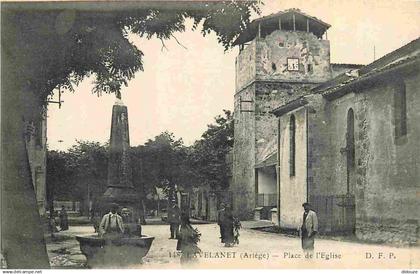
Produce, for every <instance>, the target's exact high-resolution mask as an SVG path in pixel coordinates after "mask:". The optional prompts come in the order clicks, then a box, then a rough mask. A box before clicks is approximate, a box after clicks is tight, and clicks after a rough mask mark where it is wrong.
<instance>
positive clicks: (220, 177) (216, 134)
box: [189, 110, 233, 190]
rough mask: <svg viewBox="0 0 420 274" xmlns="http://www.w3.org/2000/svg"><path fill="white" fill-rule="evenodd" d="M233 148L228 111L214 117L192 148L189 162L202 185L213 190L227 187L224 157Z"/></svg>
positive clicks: (226, 165) (227, 164)
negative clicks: (206, 185) (213, 120)
mask: <svg viewBox="0 0 420 274" xmlns="http://www.w3.org/2000/svg"><path fill="white" fill-rule="evenodd" d="M232 147H233V117H232V114H231V112H230V111H228V110H224V115H223V116H222V115H218V116H217V117H215V124H210V125H208V126H207V130H206V131H205V132H204V133H203V135H202V136H201V139H200V140H198V141H196V142H195V143H194V145H193V147H192V151H193V153H191V155H190V159H189V162H190V164H191V166H192V168H193V169H194V171H195V174H196V176H197V177H198V178H199V179H200V181H201V182H202V183H205V184H209V185H210V186H211V188H212V189H214V190H223V189H226V188H227V187H228V174H229V173H230V168H231V167H230V166H229V163H228V162H227V161H226V157H227V155H228V153H229V151H230V150H231V149H232Z"/></svg>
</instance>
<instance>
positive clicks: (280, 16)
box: [233, 9, 331, 46]
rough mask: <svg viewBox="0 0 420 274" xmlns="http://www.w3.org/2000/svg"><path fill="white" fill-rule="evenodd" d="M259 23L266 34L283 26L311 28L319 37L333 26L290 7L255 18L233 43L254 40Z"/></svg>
mask: <svg viewBox="0 0 420 274" xmlns="http://www.w3.org/2000/svg"><path fill="white" fill-rule="evenodd" d="M293 18H294V19H293ZM258 25H260V26H261V31H263V32H265V33H266V34H269V33H271V32H273V31H275V30H278V29H280V27H281V29H282V30H289V31H295V30H296V31H308V30H309V32H312V33H313V34H315V35H316V36H317V37H318V38H321V37H322V35H323V34H324V33H325V31H326V30H327V29H328V28H330V27H331V25H329V24H327V23H325V22H323V21H321V20H320V19H318V18H316V17H313V16H310V15H307V14H305V13H303V12H301V11H300V10H299V9H288V10H285V11H279V12H277V13H273V14H270V15H267V16H264V17H261V18H258V19H255V20H253V21H252V22H251V23H250V24H249V25H248V28H247V29H245V30H244V31H243V32H242V33H241V34H240V35H239V36H238V38H236V40H235V42H233V45H234V46H236V45H240V44H244V43H246V42H249V41H251V40H253V39H254V38H255V36H257V34H258Z"/></svg>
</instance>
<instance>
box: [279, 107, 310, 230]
mask: <svg viewBox="0 0 420 274" xmlns="http://www.w3.org/2000/svg"><path fill="white" fill-rule="evenodd" d="M292 114H293V115H294V116H295V121H296V123H295V124H296V131H295V144H296V152H295V155H296V161H295V175H294V176H290V153H289V152H290V149H289V147H290V116H291V115H292ZM279 152H280V155H279V162H280V172H279V174H280V176H279V177H280V178H279V188H278V189H279V199H280V201H279V204H280V207H279V212H278V214H279V216H280V226H281V227H283V228H298V227H299V225H300V222H301V217H302V203H304V202H306V201H307V187H306V186H307V184H306V160H307V158H306V156H307V149H306V109H305V108H304V107H301V108H299V109H297V110H294V111H292V112H290V113H287V114H285V115H283V116H281V117H280V146H279Z"/></svg>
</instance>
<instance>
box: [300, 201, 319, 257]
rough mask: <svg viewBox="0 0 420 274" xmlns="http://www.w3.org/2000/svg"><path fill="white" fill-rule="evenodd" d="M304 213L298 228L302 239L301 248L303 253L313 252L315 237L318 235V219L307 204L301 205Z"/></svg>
mask: <svg viewBox="0 0 420 274" xmlns="http://www.w3.org/2000/svg"><path fill="white" fill-rule="evenodd" d="M302 206H303V209H304V210H305V212H304V213H303V221H302V225H301V227H300V235H301V237H302V248H303V250H304V251H311V252H312V251H313V250H314V243H315V235H316V234H317V233H318V217H317V216H316V213H315V211H313V210H311V205H310V204H309V203H303V204H302Z"/></svg>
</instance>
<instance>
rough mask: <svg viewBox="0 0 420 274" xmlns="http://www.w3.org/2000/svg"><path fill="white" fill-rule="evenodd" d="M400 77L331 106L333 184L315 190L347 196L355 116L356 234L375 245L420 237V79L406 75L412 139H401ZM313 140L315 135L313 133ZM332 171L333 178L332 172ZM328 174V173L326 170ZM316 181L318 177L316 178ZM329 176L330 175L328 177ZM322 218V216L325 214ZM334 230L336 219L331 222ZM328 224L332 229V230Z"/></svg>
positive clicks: (353, 182)
mask: <svg viewBox="0 0 420 274" xmlns="http://www.w3.org/2000/svg"><path fill="white" fill-rule="evenodd" d="M395 75H396V74H393V75H391V76H388V79H389V81H385V80H384V81H381V82H380V83H376V84H375V85H373V86H369V87H367V86H366V87H365V88H364V87H362V88H361V89H359V90H355V93H349V94H347V95H345V96H343V97H340V98H338V99H335V100H333V101H331V102H328V101H327V102H326V108H325V114H326V115H327V116H328V117H330V120H329V130H328V132H329V135H330V136H331V137H330V148H331V150H330V152H329V153H330V154H329V156H328V157H329V158H330V161H329V163H331V167H332V168H328V167H323V169H324V172H325V173H326V175H327V176H330V178H331V181H330V182H331V183H330V186H329V187H328V188H327V185H324V186H322V187H321V188H318V186H316V185H315V184H314V187H313V188H312V190H311V192H312V191H314V193H322V191H325V194H334V195H340V194H346V193H347V181H346V154H345V153H343V152H342V151H340V150H341V149H342V148H345V146H346V130H347V113H348V110H349V108H352V109H353V110H354V114H355V127H354V131H355V135H354V136H355V171H354V174H353V176H352V177H351V178H352V179H351V180H350V183H351V186H350V194H354V197H355V218H356V235H357V237H358V238H360V239H363V240H366V241H373V242H394V243H402V242H403V243H413V242H416V238H417V237H418V230H419V229H418V228H419V221H420V213H419V211H418V196H416V195H417V191H418V185H419V183H420V181H419V180H420V179H419V178H420V165H419V160H418V159H417V158H418V155H420V147H419V145H418V140H419V139H420V127H419V124H420V109H419V105H420V98H419V96H418V92H419V90H418V86H417V83H418V81H419V80H420V79H419V76H409V77H404V82H405V85H406V96H407V97H406V102H407V135H406V136H404V137H402V138H399V139H396V138H395V119H394V112H395V107H394V91H395V83H396V82H397V81H395V79H393V77H395ZM310 135H312V136H313V133H312V132H310ZM328 172H330V175H328V174H327V173H328ZM321 173H322V172H321ZM314 178H315V177H314ZM326 178H327V177H326ZM321 215H322V212H321ZM328 225H330V226H331V228H332V229H334V220H333V221H332V222H331V224H328ZM328 225H327V226H328Z"/></svg>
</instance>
